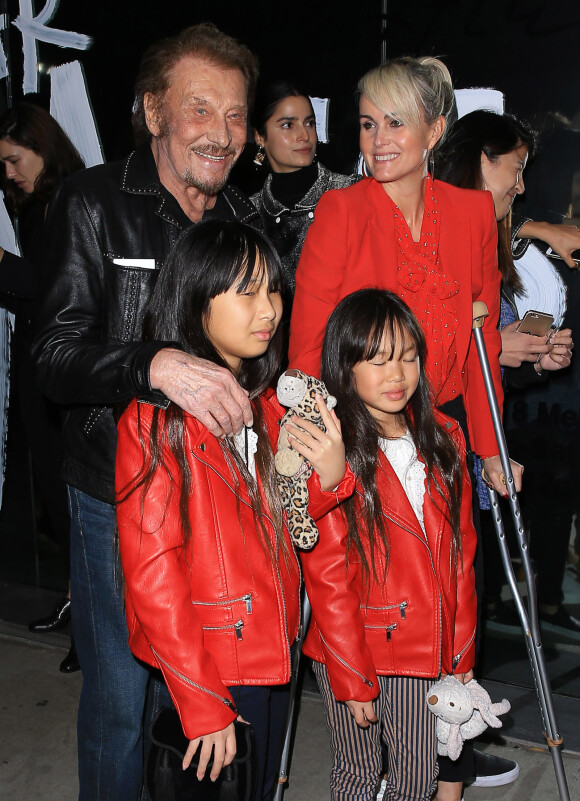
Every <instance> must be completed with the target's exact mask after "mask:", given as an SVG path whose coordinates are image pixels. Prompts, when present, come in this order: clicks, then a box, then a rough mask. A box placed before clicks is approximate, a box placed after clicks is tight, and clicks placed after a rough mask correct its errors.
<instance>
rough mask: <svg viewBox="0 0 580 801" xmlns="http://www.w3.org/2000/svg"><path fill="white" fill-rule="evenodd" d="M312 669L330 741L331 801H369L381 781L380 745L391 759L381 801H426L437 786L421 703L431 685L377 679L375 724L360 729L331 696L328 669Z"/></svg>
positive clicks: (427, 715) (431, 726)
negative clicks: (331, 763)
mask: <svg viewBox="0 0 580 801" xmlns="http://www.w3.org/2000/svg"><path fill="white" fill-rule="evenodd" d="M313 669H314V673H315V675H316V679H317V681H318V686H319V688H320V692H321V694H322V698H323V700H324V703H325V706H326V722H327V727H328V730H329V731H330V737H331V747H332V753H333V765H332V770H331V772H330V797H331V799H332V801H373V799H374V798H375V796H376V793H377V789H378V786H379V783H380V780H381V778H382V776H381V767H382V756H381V739H382V740H384V742H385V744H386V745H387V748H388V753H389V766H388V772H387V788H386V791H385V795H384V801H429V799H430V798H431V796H432V795H433V793H434V792H435V788H436V786H437V753H436V752H437V738H436V732H435V715H433V714H432V713H431V712H429V709H428V707H427V703H426V701H425V697H426V694H427V690H428V689H429V687H430V686H431V685H432V684H433V681H434V679H417V678H412V677H407V676H379V677H378V678H379V687H380V693H379V696H378V698H376V699H375V701H374V707H375V713H376V715H377V717H378V719H379V722H378V723H377V724H371V725H370V726H369V727H368V729H361V728H359V726H357V724H356V723H355V722H354V718H353V717H352V715H351V714H350V712H349V710H348V707H347V706H346V704H344V703H341V702H340V701H337V700H336V699H335V697H334V695H333V694H332V690H331V689H330V682H329V680H328V673H327V671H326V667H325V666H324V665H322V664H320V663H319V662H313Z"/></svg>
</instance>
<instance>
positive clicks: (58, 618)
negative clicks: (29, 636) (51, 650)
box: [28, 598, 70, 633]
mask: <svg viewBox="0 0 580 801" xmlns="http://www.w3.org/2000/svg"><path fill="white" fill-rule="evenodd" d="M69 620H70V598H63V599H62V601H59V602H58V603H57V605H56V606H55V607H54V610H53V612H52V614H50V615H48V617H41V618H40V620H33V621H32V623H29V624H28V631H34V632H37V633H40V632H44V631H56V629H61V628H62V627H63V626H66V624H67V623H68V622H69Z"/></svg>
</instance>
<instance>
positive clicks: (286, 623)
mask: <svg viewBox="0 0 580 801" xmlns="http://www.w3.org/2000/svg"><path fill="white" fill-rule="evenodd" d="M190 450H191V455H192V456H193V458H194V459H197V461H198V462H201V463H202V464H203V465H205V466H206V467H207V468H208V470H211V471H212V472H213V473H215V475H216V476H217V477H218V478H220V479H221V480H222V481H223V482H224V484H225V485H226V487H227V488H228V489H229V490H230V491H231V492H232V493H233V495H234V496H235V497H236V498H237V499H238V500H239V501H240V502H241V503H243V504H244V505H245V506H247V507H248V508H249V509H252V505H251V504H250V503H248V501H247V500H246V499H245V498H242V497H241V495H239V494H238V493H237V492H236V491H235V489H234V488H233V487H232V486H231V484H229V483H228V481H227V480H226V479H225V478H224V477H223V476H222V474H221V473H220V472H219V470H216V469H215V467H214V466H213V465H211V464H208V463H207V462H206V461H204V460H203V459H201V458H200V457H199V456H198V455H197V454H196V453H195V452H194V450H193V449H191V448H190ZM262 516H263V517H265V518H266V520H267V521H268V522H269V523H270V525H271V526H272V528H273V529H274V530H276V526H275V525H274V521H273V520H272V518H271V517H270V516H269V515H267V514H266V513H265V512H264V511H263V510H262ZM290 542H291V543H292V538H290ZM292 553H293V554H294V559H295V563H296V568H297V571H298V576H299V579H300V585H301V584H302V571H301V567H300V559H299V558H298V556H297V555H296V551H295V550H294V545H293V544H292ZM276 575H277V577H278V587H279V588H280V596H281V598H282V609H283V612H284V635H285V637H286V646H287V648H288V655H289V658H290V648H291V645H292V643H291V642H290V637H289V635H288V612H287V609H286V597H285V595H284V588H283V587H282V575H281V573H280V564H279V562H278V561H276ZM301 608H302V607H301V602H300V597H299V601H298V612H299V614H300V612H301ZM299 619H300V618H299Z"/></svg>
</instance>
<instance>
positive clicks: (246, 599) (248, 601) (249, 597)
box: [191, 592, 252, 615]
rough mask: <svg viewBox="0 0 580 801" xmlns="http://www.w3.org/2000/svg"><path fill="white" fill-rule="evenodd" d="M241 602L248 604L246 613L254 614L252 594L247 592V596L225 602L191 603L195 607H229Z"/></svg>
mask: <svg viewBox="0 0 580 801" xmlns="http://www.w3.org/2000/svg"><path fill="white" fill-rule="evenodd" d="M239 601H244V603H245V604H246V613H247V614H248V615H251V614H252V593H251V592H247V593H246V594H245V595H240V596H239V597H238V598H228V599H227V600H224V601H192V602H191V603H192V604H193V605H194V606H229V605H230V604H235V603H238V602H239Z"/></svg>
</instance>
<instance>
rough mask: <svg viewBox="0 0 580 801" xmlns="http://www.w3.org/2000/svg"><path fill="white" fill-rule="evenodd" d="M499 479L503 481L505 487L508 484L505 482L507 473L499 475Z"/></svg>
mask: <svg viewBox="0 0 580 801" xmlns="http://www.w3.org/2000/svg"><path fill="white" fill-rule="evenodd" d="M499 480H500V481H501V483H502V484H503V485H504V487H505V485H506V483H505V473H502V474H501V476H500V477H499Z"/></svg>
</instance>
